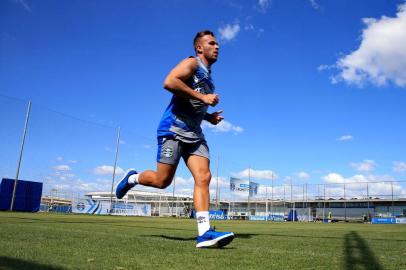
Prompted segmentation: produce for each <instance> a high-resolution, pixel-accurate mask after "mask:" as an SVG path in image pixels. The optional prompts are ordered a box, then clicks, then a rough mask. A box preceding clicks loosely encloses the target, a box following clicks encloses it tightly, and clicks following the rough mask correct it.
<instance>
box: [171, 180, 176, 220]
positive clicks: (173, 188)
mask: <svg viewBox="0 0 406 270" xmlns="http://www.w3.org/2000/svg"><path fill="white" fill-rule="evenodd" d="M175 185H176V175H175V176H173V186H172V211H171V212H172V216H173V207H174V205H175Z"/></svg>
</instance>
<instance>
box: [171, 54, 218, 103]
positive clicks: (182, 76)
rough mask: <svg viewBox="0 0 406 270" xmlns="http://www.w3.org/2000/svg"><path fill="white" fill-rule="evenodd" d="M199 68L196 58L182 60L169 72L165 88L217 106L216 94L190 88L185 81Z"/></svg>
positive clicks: (178, 94)
mask: <svg viewBox="0 0 406 270" xmlns="http://www.w3.org/2000/svg"><path fill="white" fill-rule="evenodd" d="M196 68H197V61H196V59H195V58H187V59H185V60H183V61H182V62H180V63H179V64H178V65H177V66H176V67H175V68H173V69H172V70H171V72H169V74H168V76H166V79H165V81H164V88H165V89H166V90H168V91H170V92H171V93H173V94H174V95H176V96H181V97H185V98H191V99H196V100H200V101H202V102H203V103H205V104H207V105H211V106H215V105H216V104H217V103H218V102H219V99H218V96H217V95H215V94H207V95H204V94H202V93H199V92H197V91H194V90H193V89H192V88H190V87H189V86H188V85H187V84H186V83H185V82H186V81H187V80H188V79H189V78H190V77H192V75H193V73H194V72H195V70H196Z"/></svg>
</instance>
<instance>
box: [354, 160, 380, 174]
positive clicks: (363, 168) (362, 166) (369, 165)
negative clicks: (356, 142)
mask: <svg viewBox="0 0 406 270" xmlns="http://www.w3.org/2000/svg"><path fill="white" fill-rule="evenodd" d="M350 166H351V167H353V168H354V169H355V170H357V171H360V172H371V171H373V170H375V167H376V163H375V161H373V160H364V161H363V162H360V163H350Z"/></svg>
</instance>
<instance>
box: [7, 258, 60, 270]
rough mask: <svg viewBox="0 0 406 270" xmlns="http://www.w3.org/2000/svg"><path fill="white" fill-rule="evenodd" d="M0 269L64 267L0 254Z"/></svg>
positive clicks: (55, 268)
mask: <svg viewBox="0 0 406 270" xmlns="http://www.w3.org/2000/svg"><path fill="white" fill-rule="evenodd" d="M0 269H7V270H21V269H30V270H36V269H38V270H63V269H64V268H61V267H54V266H49V265H45V264H39V263H35V262H30V261H25V260H22V259H17V258H10V257H4V256H0Z"/></svg>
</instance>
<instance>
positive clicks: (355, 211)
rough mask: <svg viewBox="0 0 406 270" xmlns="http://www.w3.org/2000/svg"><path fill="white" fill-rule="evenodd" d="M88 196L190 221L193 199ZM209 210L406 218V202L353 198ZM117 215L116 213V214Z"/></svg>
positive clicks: (243, 203) (279, 216)
mask: <svg viewBox="0 0 406 270" xmlns="http://www.w3.org/2000/svg"><path fill="white" fill-rule="evenodd" d="M86 196H87V197H88V198H89V199H90V200H92V201H96V202H103V203H104V204H105V205H106V207H108V208H109V206H110V205H114V204H118V203H121V204H126V205H131V204H142V205H148V207H150V209H151V211H150V215H151V216H179V217H188V216H190V215H191V214H192V210H193V198H192V196H190V195H178V194H173V193H164V192H150V191H140V190H131V191H129V192H128V194H127V195H126V196H125V197H124V198H123V199H122V200H117V198H116V197H115V196H113V197H111V193H110V192H89V193H87V194H86ZM210 209H213V210H221V211H223V212H224V215H225V216H227V218H228V219H252V220H255V219H257V220H264V219H265V217H268V220H269V219H271V220H286V219H287V218H288V215H289V212H291V211H292V210H294V211H295V212H296V213H297V218H298V220H301V221H317V220H325V219H330V220H334V221H356V220H367V219H369V218H371V217H406V198H391V199H387V198H385V199H380V198H372V197H370V198H351V199H344V198H339V199H332V198H329V199H323V198H317V197H316V198H313V199H307V200H305V201H303V200H296V201H290V200H281V199H275V200H271V199H265V198H255V199H252V198H250V200H248V199H247V198H245V199H239V200H219V201H218V202H217V201H216V200H212V201H211V205H210ZM113 212H114V211H113Z"/></svg>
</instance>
